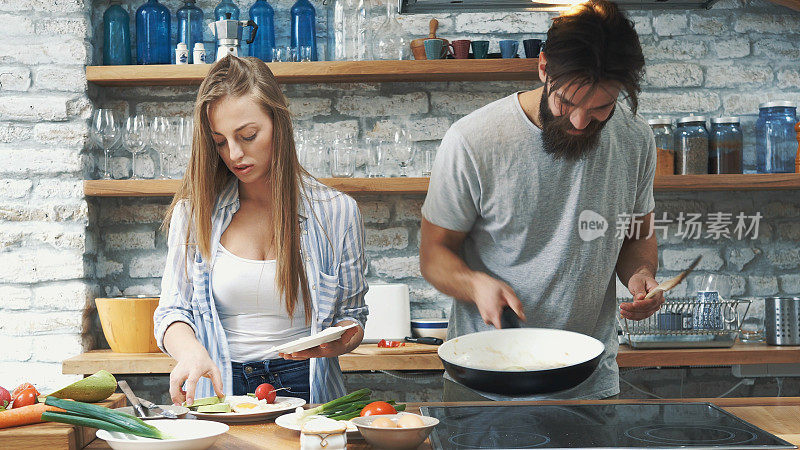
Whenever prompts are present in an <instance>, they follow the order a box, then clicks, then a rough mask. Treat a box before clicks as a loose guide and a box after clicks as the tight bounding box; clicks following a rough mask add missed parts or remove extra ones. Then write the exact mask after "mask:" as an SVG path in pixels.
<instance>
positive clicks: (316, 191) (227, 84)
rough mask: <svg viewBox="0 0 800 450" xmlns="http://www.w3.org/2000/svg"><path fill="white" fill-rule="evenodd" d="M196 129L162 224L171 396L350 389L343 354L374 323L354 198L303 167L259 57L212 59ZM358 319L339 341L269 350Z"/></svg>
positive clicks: (160, 334) (162, 332) (160, 325)
mask: <svg viewBox="0 0 800 450" xmlns="http://www.w3.org/2000/svg"><path fill="white" fill-rule="evenodd" d="M194 123H195V129H194V140H193V145H192V156H191V160H190V162H189V167H188V169H187V171H186V175H185V176H184V178H183V183H182V185H181V187H180V189H179V190H178V192H177V194H176V195H175V198H174V200H173V202H172V205H171V207H170V209H169V213H168V214H167V217H166V219H165V221H164V223H165V225H166V224H169V237H168V247H169V250H168V253H167V262H166V268H165V270H164V277H163V279H162V282H161V301H160V303H159V306H158V309H157V310H156V312H155V335H156V339H157V341H158V345H159V347H160V348H161V349H162V350H163V351H164V352H166V353H168V354H170V355H171V356H172V357H174V358H175V359H176V360H177V365H176V366H175V368H174V369H173V370H172V373H171V374H170V396H171V397H172V401H173V402H175V403H180V402H183V401H187V402H192V401H193V399H195V398H200V397H207V396H211V395H214V394H216V395H218V396H221V395H230V394H235V395H243V394H245V393H247V392H253V391H254V390H255V388H256V387H257V386H258V385H259V384H261V383H270V384H272V385H273V386H275V387H276V388H282V387H287V388H289V389H290V390H289V392H290V393H289V394H288V395H292V396H297V397H303V398H305V399H306V400H308V401H311V402H325V401H328V400H330V399H332V398H335V397H338V396H341V395H343V394H344V392H345V389H344V383H343V380H342V375H341V370H340V368H339V363H338V360H337V356H339V355H341V354H344V353H347V352H349V351H351V350H353V349H354V348H355V347H356V346H358V344H359V343H360V342H361V340H362V338H363V336H364V332H363V327H364V323H365V321H366V318H367V307H366V305H365V303H364V294H365V293H366V292H367V283H366V280H365V277H364V274H365V260H364V252H363V236H364V229H363V223H362V220H361V215H360V213H359V211H358V207H357V206H356V203H355V201H354V200H353V199H352V198H350V197H348V196H346V195H344V194H342V193H340V192H338V191H335V190H333V189H330V188H328V187H326V186H324V185H322V184H320V183H319V182H317V181H316V180H314V179H313V178H312V177H311V176H310V175H309V174H308V173H307V172H306V171H305V170H304V169H303V168H302V167H301V166H300V164H299V163H298V160H297V156H296V153H295V146H294V137H293V136H294V135H293V131H292V122H291V116H290V113H289V110H288V108H287V105H286V99H285V97H284V96H283V93H282V92H281V90H280V88H279V87H278V84H277V83H276V81H275V77H274V76H273V75H272V72H270V70H269V69H268V68H267V66H266V65H265V64H264V63H262V62H260V61H259V60H257V59H255V58H236V57H232V56H229V57H226V58H225V59H223V60H221V61H219V62H217V63H216V64H214V66H213V67H211V70H210V71H209V73H208V76H206V78H205V80H203V83H202V84H201V85H200V90H199V92H198V94H197V101H196V103H195V109H194ZM353 323H355V324H357V325H358V327H353V328H351V329H349V330H348V331H347V332H345V333H344V335H343V336H342V338H341V339H339V340H337V341H334V342H331V343H328V344H323V345H320V346H319V347H315V348H312V349H309V350H305V351H302V352H298V353H294V354H280V355H278V354H270V353H268V349H270V348H271V347H272V346H274V345H279V344H282V343H285V342H289V341H291V340H294V339H297V338H300V337H302V336H308V335H310V334H314V333H317V332H319V331H321V330H323V329H325V328H328V327H331V326H345V325H348V324H353ZM184 385H185V391H184V390H183V389H182V386H184Z"/></svg>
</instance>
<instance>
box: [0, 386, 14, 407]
mask: <svg viewBox="0 0 800 450" xmlns="http://www.w3.org/2000/svg"><path fill="white" fill-rule="evenodd" d="M9 403H11V394H10V393H9V392H8V391H7V390H6V388H4V387H2V386H0V406H2V407H3V408H8V404H9Z"/></svg>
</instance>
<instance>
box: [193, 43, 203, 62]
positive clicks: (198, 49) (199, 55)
mask: <svg viewBox="0 0 800 450" xmlns="http://www.w3.org/2000/svg"><path fill="white" fill-rule="evenodd" d="M193 56H194V60H193V61H192V64H205V63H206V46H205V45H203V43H202V42H195V43H194V52H193Z"/></svg>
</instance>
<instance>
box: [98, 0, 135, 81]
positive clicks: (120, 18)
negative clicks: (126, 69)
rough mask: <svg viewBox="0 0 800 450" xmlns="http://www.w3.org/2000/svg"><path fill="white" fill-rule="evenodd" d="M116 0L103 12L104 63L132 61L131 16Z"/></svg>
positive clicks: (110, 64)
mask: <svg viewBox="0 0 800 450" xmlns="http://www.w3.org/2000/svg"><path fill="white" fill-rule="evenodd" d="M119 3H120V2H119V1H117V0H114V1H112V2H111V6H109V7H108V9H107V10H106V12H105V13H104V14H103V64H104V65H106V66H119V65H128V64H130V63H131V16H129V15H128V11H125V8H123V7H122V6H120V5H119Z"/></svg>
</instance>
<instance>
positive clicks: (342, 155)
mask: <svg viewBox="0 0 800 450" xmlns="http://www.w3.org/2000/svg"><path fill="white" fill-rule="evenodd" d="M355 156H356V155H355V149H354V145H353V140H352V138H350V137H344V138H341V139H336V140H335V141H334V146H333V151H332V155H331V158H332V160H331V176H332V177H335V178H351V177H352V176H353V174H354V173H355V171H356V159H355Z"/></svg>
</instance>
